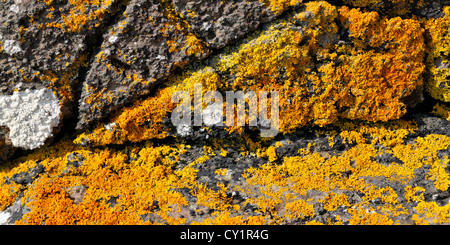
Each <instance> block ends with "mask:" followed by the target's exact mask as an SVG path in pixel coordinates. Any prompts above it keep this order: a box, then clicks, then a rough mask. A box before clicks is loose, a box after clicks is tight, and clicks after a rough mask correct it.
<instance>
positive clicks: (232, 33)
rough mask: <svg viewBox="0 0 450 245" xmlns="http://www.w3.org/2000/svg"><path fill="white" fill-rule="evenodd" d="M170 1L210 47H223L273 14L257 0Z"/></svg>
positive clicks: (254, 28)
mask: <svg viewBox="0 0 450 245" xmlns="http://www.w3.org/2000/svg"><path fill="white" fill-rule="evenodd" d="M173 4H174V7H175V10H176V11H177V12H178V13H180V14H181V16H183V18H184V19H186V21H187V22H188V23H189V25H190V26H191V27H192V30H193V31H194V33H196V34H197V35H198V37H199V38H200V39H202V40H205V41H206V42H207V43H208V44H209V45H210V46H211V47H212V48H223V47H225V46H226V45H229V44H230V43H232V42H235V41H237V40H239V39H241V38H242V37H243V36H244V35H246V34H247V33H249V32H251V31H254V30H256V28H258V27H259V26H260V25H261V24H262V23H265V22H268V21H270V20H272V19H274V18H275V17H276V14H275V13H274V12H272V11H271V10H270V7H268V6H265V5H264V4H263V3H262V2H260V1H257V0H252V1H243V0H240V1H234V2H227V1H220V0H214V1H203V0H196V1H188V0H174V1H173Z"/></svg>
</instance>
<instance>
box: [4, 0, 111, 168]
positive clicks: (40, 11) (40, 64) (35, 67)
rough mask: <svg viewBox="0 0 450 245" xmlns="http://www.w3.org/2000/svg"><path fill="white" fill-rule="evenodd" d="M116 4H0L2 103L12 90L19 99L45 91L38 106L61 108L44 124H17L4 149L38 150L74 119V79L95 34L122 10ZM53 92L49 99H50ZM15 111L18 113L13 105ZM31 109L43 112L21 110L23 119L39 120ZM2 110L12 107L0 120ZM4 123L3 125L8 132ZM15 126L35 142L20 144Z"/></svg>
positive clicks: (7, 153) (82, 65)
mask: <svg viewBox="0 0 450 245" xmlns="http://www.w3.org/2000/svg"><path fill="white" fill-rule="evenodd" d="M117 2H118V1H110V2H109V3H107V4H101V3H100V2H92V3H85V2H80V1H56V0H55V1H8V2H5V1H3V2H1V3H0V64H2V65H1V66H0V77H1V78H2V80H1V81H0V88H1V90H0V97H1V98H2V101H5V98H12V97H8V96H13V97H14V96H15V95H14V93H15V91H17V94H21V93H23V92H24V91H46V92H45V93H44V94H43V95H42V96H43V97H41V99H40V100H41V102H44V101H45V100H52V101H53V102H54V103H57V104H58V107H59V108H56V107H55V106H54V105H52V108H53V109H52V110H51V111H48V113H50V115H51V116H50V117H49V118H48V119H49V120H48V121H45V120H44V121H42V119H39V118H40V117H38V118H34V117H31V118H30V120H33V121H28V122H27V121H25V120H24V121H23V122H22V120H21V122H18V123H17V124H15V126H14V127H12V128H10V129H9V133H10V134H14V135H8V136H7V137H8V138H9V140H6V141H3V142H2V143H1V144H2V145H8V148H16V147H20V148H24V149H34V148H37V147H40V146H42V145H43V144H44V141H45V140H47V139H49V140H50V139H51V138H52V136H53V135H54V133H57V132H58V131H59V130H60V128H61V126H62V124H63V121H65V120H66V119H68V118H70V117H73V116H74V115H76V114H77V113H76V112H75V111H76V110H74V108H73V107H74V106H75V104H76V99H75V98H76V97H77V96H76V93H77V92H76V90H77V86H79V84H78V79H79V77H78V75H81V74H80V70H81V69H82V67H84V66H85V65H86V62H87V59H88V56H89V55H90V54H89V49H90V46H91V45H92V44H93V42H95V37H96V36H97V35H98V34H99V33H100V31H99V30H100V29H102V28H103V27H104V26H105V22H106V19H108V17H109V16H110V14H112V13H114V11H115V8H117V6H120V3H117ZM51 93H53V94H52V95H50V94H51ZM53 97H55V98H53ZM17 102H18V101H17ZM8 103H12V102H8ZM19 103H20V102H19ZM33 103H37V101H34V102H33ZM24 105H26V103H25V104H24ZM24 105H23V106H24ZM21 106H22V105H21ZM37 106H38V105H37ZM16 108H17V109H19V108H18V107H17V106H16ZM35 109H37V110H39V111H40V112H44V111H42V110H41V109H42V106H41V109H39V106H38V108H34V109H31V108H29V110H28V109H26V108H24V107H22V108H20V110H21V111H22V112H23V113H24V115H25V114H26V113H25V112H26V111H28V112H30V113H33V114H35V113H36V114H35V115H36V116H37V115H39V114H38V113H37V111H35ZM5 110H7V111H8V113H13V112H14V108H8V107H5V105H2V106H1V107H0V111H1V113H2V115H4V114H5V113H6V112H5ZM74 112H75V113H74ZM3 119H5V118H3ZM2 121H3V122H2V123H1V126H6V127H11V125H5V124H6V123H5V122H4V120H2ZM21 123H23V124H21ZM36 125H37V126H36ZM16 127H19V128H22V130H24V131H27V132H28V133H33V134H34V136H36V137H38V138H39V139H36V140H35V139H33V137H30V138H29V142H26V140H25V138H22V137H20V139H18V138H17V137H18V135H17V134H15V133H16V131H17V130H16ZM30 127H32V128H33V129H32V128H30ZM44 129H45V130H44ZM43 130H44V131H45V132H44V131H43ZM11 143H13V144H12V145H11ZM10 152H11V150H5V151H2V152H0V159H2V160H6V159H8V156H9V155H11V154H10Z"/></svg>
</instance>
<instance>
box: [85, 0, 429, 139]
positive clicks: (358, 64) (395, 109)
mask: <svg viewBox="0 0 450 245" xmlns="http://www.w3.org/2000/svg"><path fill="white" fill-rule="evenodd" d="M296 21H297V22H298V21H300V22H301V23H302V24H301V25H300V26H298V25H296V24H295V22H296ZM336 21H339V22H340V23H342V24H343V25H344V26H345V28H348V30H349V32H350V35H349V36H350V38H352V42H351V45H337V44H336V40H335V39H336V38H337V35H338V29H339V28H338V26H337V25H336V23H335V22H336ZM422 34H423V31H422V29H421V27H420V23H419V22H418V21H416V20H411V19H408V20H403V19H401V18H392V19H388V18H385V17H380V16H379V15H378V14H377V13H375V12H371V13H364V12H361V11H359V10H356V9H349V8H347V7H342V8H339V9H338V8H336V7H334V6H332V5H330V4H328V3H326V2H311V3H308V4H306V7H305V10H304V11H302V12H299V13H297V14H294V15H293V16H292V17H290V18H288V19H287V20H282V21H279V22H277V23H276V24H273V25H272V26H270V27H269V28H268V30H265V31H262V32H260V33H257V34H254V35H253V36H252V37H251V38H248V39H247V40H246V41H244V42H243V43H242V44H241V45H240V46H239V47H237V48H236V50H234V51H230V52H229V54H224V55H222V56H221V57H220V58H219V59H218V61H215V63H214V64H213V65H211V66H205V67H203V68H200V69H198V70H193V71H189V72H186V74H183V75H181V76H178V77H170V78H169V81H168V82H167V87H166V88H163V89H161V90H160V91H158V94H157V95H156V96H152V97H150V98H147V99H144V100H140V101H138V102H136V103H135V104H134V105H133V106H131V107H128V108H126V109H124V110H123V113H122V115H119V116H118V117H116V118H114V119H113V120H112V121H111V123H114V124H115V125H116V127H114V129H112V130H109V132H107V130H106V129H105V127H104V126H103V125H100V126H99V127H97V128H96V129H95V130H94V131H93V132H91V133H88V134H83V135H81V136H80V138H78V140H77V141H78V142H79V141H80V140H81V139H84V140H88V141H89V142H92V143H93V144H94V145H104V144H111V143H119V144H120V143H122V142H123V140H126V139H127V138H128V140H129V141H134V142H135V141H141V140H146V139H151V138H159V137H161V136H165V135H167V133H166V132H165V131H164V129H163V127H162V121H163V118H168V117H169V113H170V112H171V110H172V109H173V108H174V106H173V104H171V102H170V98H171V95H172V93H173V92H174V91H180V90H186V91H187V90H189V89H191V96H193V93H192V88H193V83H202V86H203V87H204V91H211V90H219V91H229V90H232V91H238V90H242V91H244V92H247V91H255V92H257V93H258V92H259V91H279V93H280V108H281V110H280V131H281V132H282V133H289V132H292V131H294V130H295V129H297V128H300V127H303V126H305V125H308V124H315V125H320V126H324V125H327V124H330V123H333V122H336V121H337V119H338V118H348V119H364V120H368V121H387V120H392V119H398V118H400V117H401V116H402V115H404V114H405V113H406V105H405V104H404V102H403V101H402V99H403V98H404V97H406V96H408V95H410V94H411V93H413V92H414V91H415V90H417V89H420V88H421V87H422V86H423V81H422V73H423V71H424V69H425V66H424V64H423V63H422V59H423V57H424V46H423V43H424V39H423V35H422ZM377 49H380V50H381V51H375V50H377ZM314 59H315V60H314ZM221 74H228V76H231V77H233V80H232V81H230V80H229V79H228V80H227V78H226V77H224V75H221ZM93 96H94V95H93ZM156 104H158V105H156ZM150 112H151V113H150ZM144 122H152V123H151V126H150V127H149V126H146V125H147V124H146V123H144ZM238 130H242V129H241V128H236V127H231V128H230V129H229V131H231V132H233V131H238ZM112 135H115V136H114V137H113V136H112Z"/></svg>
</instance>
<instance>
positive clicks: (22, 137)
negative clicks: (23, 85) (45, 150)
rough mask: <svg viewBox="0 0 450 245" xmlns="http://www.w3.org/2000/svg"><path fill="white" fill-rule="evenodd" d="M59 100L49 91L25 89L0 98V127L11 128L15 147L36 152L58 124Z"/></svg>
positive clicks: (11, 137) (10, 132) (10, 136)
mask: <svg viewBox="0 0 450 245" xmlns="http://www.w3.org/2000/svg"><path fill="white" fill-rule="evenodd" d="M60 114H61V108H60V106H59V100H58V98H56V96H55V95H54V94H53V92H52V91H51V90H50V89H46V88H44V89H38V90H29V89H27V90H25V91H21V92H14V93H13V95H9V96H0V126H7V127H8V128H9V139H10V140H11V142H12V143H13V145H14V146H15V147H21V148H24V149H35V148H38V147H41V146H42V145H44V142H45V140H46V139H47V138H49V137H50V136H52V131H53V128H54V127H56V126H57V125H58V124H59V119H60Z"/></svg>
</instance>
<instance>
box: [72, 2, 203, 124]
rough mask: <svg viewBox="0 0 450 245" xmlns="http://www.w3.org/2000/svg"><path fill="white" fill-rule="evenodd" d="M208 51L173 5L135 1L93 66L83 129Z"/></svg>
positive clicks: (82, 103) (85, 91) (83, 100)
mask: <svg viewBox="0 0 450 245" xmlns="http://www.w3.org/2000/svg"><path fill="white" fill-rule="evenodd" d="M208 52H209V51H208V48H207V45H206V44H205V43H204V42H202V41H201V40H200V39H198V38H197V37H196V35H195V34H194V33H192V31H191V30H190V29H189V27H188V24H187V23H186V22H185V21H184V20H183V19H181V18H180V17H178V15H177V13H176V12H175V10H174V8H173V5H172V4H171V3H170V2H169V1H166V2H163V3H161V2H159V1H156V0H153V1H146V0H132V1H131V2H130V3H129V4H128V5H127V8H126V10H125V13H124V14H123V16H122V17H121V19H119V20H117V22H116V24H115V25H114V26H113V27H112V28H111V30H110V31H109V33H107V34H105V35H104V41H103V44H102V50H101V51H100V52H98V53H97V54H96V56H95V58H94V60H93V61H92V65H91V67H90V69H89V71H88V73H87V76H86V80H85V81H84V84H83V91H82V94H81V98H80V106H79V122H78V125H77V128H79V129H82V128H85V127H86V126H88V125H91V124H92V123H93V122H96V121H98V120H100V119H102V118H104V117H105V116H107V115H109V113H110V112H112V111H114V110H115V109H117V108H119V107H120V106H123V105H125V104H126V103H128V102H132V101H134V100H135V99H136V98H137V97H139V96H142V95H146V94H149V93H150V92H151V91H152V88H154V86H155V84H156V83H159V82H161V80H163V79H165V78H167V76H168V75H169V74H170V73H171V72H173V71H174V70H176V69H179V68H183V67H184V66H185V65H186V64H187V63H189V62H191V61H195V60H199V59H202V58H204V57H205V56H206V55H207V54H208Z"/></svg>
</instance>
